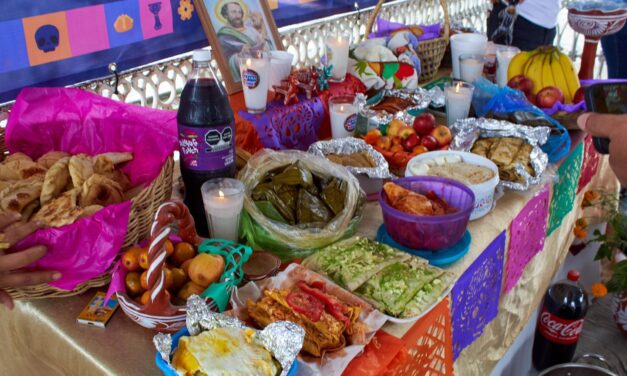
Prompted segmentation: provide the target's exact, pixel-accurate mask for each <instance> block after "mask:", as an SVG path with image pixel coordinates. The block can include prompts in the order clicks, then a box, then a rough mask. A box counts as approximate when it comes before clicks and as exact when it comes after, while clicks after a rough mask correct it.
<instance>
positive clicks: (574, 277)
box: [568, 270, 579, 282]
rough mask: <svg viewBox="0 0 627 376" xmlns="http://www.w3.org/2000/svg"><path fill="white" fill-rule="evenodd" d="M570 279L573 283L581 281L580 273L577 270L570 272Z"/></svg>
mask: <svg viewBox="0 0 627 376" xmlns="http://www.w3.org/2000/svg"><path fill="white" fill-rule="evenodd" d="M568 279H569V280H571V281H573V282H577V281H579V272H578V271H576V270H570V271H569V272H568Z"/></svg>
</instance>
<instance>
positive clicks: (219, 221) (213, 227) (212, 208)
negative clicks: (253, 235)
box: [200, 178, 244, 242]
mask: <svg viewBox="0 0 627 376" xmlns="http://www.w3.org/2000/svg"><path fill="white" fill-rule="evenodd" d="M200 192H201V193H202V202H203V204H204V206H205V214H206V216H207V223H208V225H209V234H210V236H211V237H212V238H216V239H225V240H231V241H234V242H237V240H238V237H239V218H240V213H241V212H242V208H243V207H244V184H243V183H242V182H241V181H239V180H236V179H229V178H220V179H211V180H208V181H206V182H205V183H204V184H203V185H202V186H201V187H200Z"/></svg>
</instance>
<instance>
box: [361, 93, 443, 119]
mask: <svg viewBox="0 0 627 376" xmlns="http://www.w3.org/2000/svg"><path fill="white" fill-rule="evenodd" d="M386 97H398V98H402V99H408V100H411V101H412V102H414V103H415V104H414V105H413V106H409V107H407V108H405V109H403V110H402V111H399V112H397V113H395V114H390V113H388V112H385V111H376V110H374V109H373V107H374V106H376V105H378V104H379V103H381V101H382V100H383V99H385V98H386ZM431 97H432V94H431V92H430V91H427V90H425V89H423V88H420V87H419V88H416V89H413V90H399V89H386V90H384V91H383V95H382V96H381V100H380V101H378V102H376V103H372V104H366V99H365V96H357V98H356V101H357V108H358V109H359V114H360V115H361V116H364V117H366V118H367V119H369V121H370V122H373V123H375V124H377V125H379V126H380V125H384V124H388V123H389V122H391V121H392V120H393V119H401V120H402V119H403V117H404V116H405V115H407V113H408V112H409V111H419V110H424V109H426V108H427V107H429V104H431Z"/></svg>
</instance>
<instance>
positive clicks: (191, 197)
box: [177, 50, 235, 237]
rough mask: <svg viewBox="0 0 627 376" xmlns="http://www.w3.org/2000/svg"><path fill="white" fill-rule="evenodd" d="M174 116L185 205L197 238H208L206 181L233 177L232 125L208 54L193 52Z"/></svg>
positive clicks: (230, 114) (224, 95) (233, 125)
mask: <svg viewBox="0 0 627 376" xmlns="http://www.w3.org/2000/svg"><path fill="white" fill-rule="evenodd" d="M193 60H194V62H193V67H192V73H191V77H190V78H189V81H187V83H186V84H185V87H184V88H183V93H181V101H180V105H179V109H178V114H177V122H178V133H179V152H180V155H181V163H180V165H181V175H182V177H183V183H184V184H185V204H186V205H187V207H188V208H189V211H190V212H191V214H192V216H193V217H194V221H195V223H196V231H197V232H198V234H199V235H200V236H204V237H208V236H209V229H208V227H207V218H206V217H205V210H204V206H203V202H202V195H201V193H200V187H201V185H202V184H203V183H204V182H206V181H207V180H209V179H213V178H223V177H233V176H234V175H235V122H234V119H233V111H232V110H231V106H230V105H229V101H228V99H227V96H226V92H225V91H224V88H223V87H222V85H221V84H220V82H219V81H218V80H217V79H216V76H215V73H214V72H213V69H211V66H210V65H209V63H210V60H211V52H210V51H207V50H196V51H194V54H193Z"/></svg>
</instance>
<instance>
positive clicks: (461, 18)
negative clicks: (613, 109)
mask: <svg viewBox="0 0 627 376" xmlns="http://www.w3.org/2000/svg"><path fill="white" fill-rule="evenodd" d="M567 2H568V0H566V1H565V2H564V7H565V5H566V4H567ZM448 3H449V12H450V15H451V20H452V21H453V22H455V23H461V24H463V25H464V26H471V27H474V28H475V29H477V30H479V31H482V32H485V28H486V16H487V14H488V11H489V9H490V3H491V1H489V0H448ZM371 11H372V8H368V9H364V10H357V11H355V12H351V13H347V14H342V15H338V16H333V17H329V18H326V19H323V20H318V21H313V22H308V23H305V24H301V25H294V26H287V27H284V28H281V29H280V33H281V36H282V38H283V45H284V46H285V48H286V49H287V50H288V51H290V52H291V53H293V54H294V55H295V56H296V62H297V65H298V66H306V65H311V64H317V63H319V62H320V58H321V57H322V55H323V53H324V44H323V43H324V42H323V38H324V35H325V34H327V33H330V32H334V31H338V30H341V31H348V32H349V33H350V34H351V35H352V36H353V39H354V40H358V39H361V38H363V35H364V33H365V29H366V23H367V21H368V18H369V16H370V13H371ZM565 12H566V9H562V13H561V14H560V24H559V26H558V38H557V43H558V45H559V46H561V47H562V49H563V50H564V51H568V52H569V53H570V55H571V57H574V58H575V59H574V60H577V59H578V58H579V56H580V55H581V50H582V46H583V38H581V37H580V36H579V35H577V34H576V33H574V32H573V30H572V29H570V27H569V26H568V23H567V21H566V17H565V14H566V13H565ZM381 14H382V16H383V17H384V18H386V19H389V20H392V21H396V22H402V23H406V24H417V23H425V24H427V23H435V22H438V21H441V20H442V19H443V13H442V9H441V8H440V5H439V2H438V1H437V0H398V1H394V2H390V3H387V4H385V5H384V6H383V9H382V11H381ZM600 58H601V60H600V61H599V63H601V64H598V65H597V68H598V69H599V71H598V76H600V75H601V72H602V71H603V69H604V68H603V66H604V64H602V63H603V62H604V61H603V60H602V56H600ZM212 65H213V67H214V68H215V69H216V72H217V74H218V78H221V74H220V72H219V71H218V69H217V64H216V62H215V61H212ZM190 70H191V54H185V55H180V56H176V57H173V58H171V59H168V60H164V61H160V62H156V63H153V64H150V65H147V66H144V67H140V68H137V69H133V70H130V71H127V72H123V73H122V74H120V75H119V77H118V82H117V93H116V90H115V87H114V86H115V82H116V81H115V79H114V78H113V77H107V78H104V79H99V80H94V81H91V82H86V83H80V84H77V85H75V86H77V87H81V88H84V89H87V90H90V91H93V92H96V93H98V94H100V95H103V96H105V97H110V98H114V99H117V100H121V101H125V102H132V103H139V104H141V105H143V106H149V107H153V108H163V109H176V108H178V93H179V92H180V90H181V89H182V87H183V86H184V84H185V82H186V80H187V75H188V74H189V72H190ZM10 107H11V105H10V104H9V105H5V106H2V107H0V125H3V124H4V123H6V118H7V116H8V112H9V110H10Z"/></svg>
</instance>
